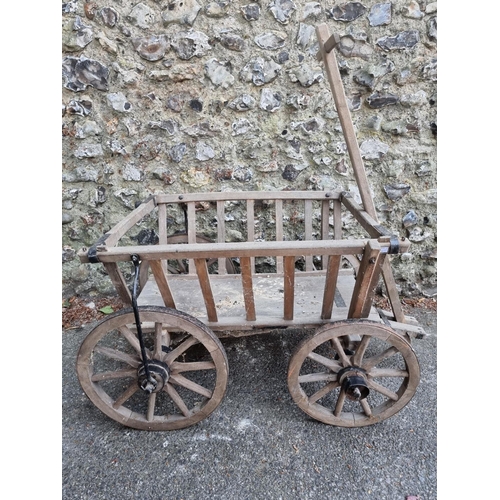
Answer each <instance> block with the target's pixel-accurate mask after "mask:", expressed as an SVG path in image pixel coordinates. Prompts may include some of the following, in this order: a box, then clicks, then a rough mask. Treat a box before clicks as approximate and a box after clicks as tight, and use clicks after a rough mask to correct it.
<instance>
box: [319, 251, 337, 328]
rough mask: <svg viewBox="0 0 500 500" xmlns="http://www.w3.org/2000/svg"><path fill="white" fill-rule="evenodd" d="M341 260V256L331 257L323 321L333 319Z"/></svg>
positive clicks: (324, 297) (327, 274)
mask: <svg viewBox="0 0 500 500" xmlns="http://www.w3.org/2000/svg"><path fill="white" fill-rule="evenodd" d="M341 260H342V257H341V256H340V255H330V257H329V259H328V267H327V271H326V279H325V289H324V292H323V306H322V308H321V319H330V318H331V317H332V309H333V300H334V298H335V289H336V288H337V278H338V275H339V268H340V262H341Z"/></svg>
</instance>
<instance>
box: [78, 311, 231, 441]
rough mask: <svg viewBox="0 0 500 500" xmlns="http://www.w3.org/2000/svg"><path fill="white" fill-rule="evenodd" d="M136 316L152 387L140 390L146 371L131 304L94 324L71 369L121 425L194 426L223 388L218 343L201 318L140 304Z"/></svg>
mask: <svg viewBox="0 0 500 500" xmlns="http://www.w3.org/2000/svg"><path fill="white" fill-rule="evenodd" d="M139 314H140V319H141V325H142V330H143V335H144V342H145V346H146V354H147V358H148V367H149V371H150V373H151V374H152V375H153V377H154V378H155V380H156V383H157V385H156V388H155V390H154V391H153V392H152V393H151V394H148V393H147V392H145V391H144V390H143V389H141V388H140V383H141V382H142V381H143V380H144V376H145V375H144V373H145V368H144V365H143V362H142V357H141V350H140V344H139V339H138V337H137V332H136V327H135V320H134V314H133V311H132V310H131V309H123V310H121V311H118V312H117V313H115V314H113V315H112V316H109V317H108V318H106V319H105V320H103V321H101V322H100V323H99V324H97V326H96V327H95V328H94V329H93V330H92V331H91V332H90V333H89V334H88V336H87V337H86V338H85V340H84V341H83V343H82V345H81V347H80V350H79V352H78V358H77V366H76V368H77V374H78V379H79V381H80V384H81V386H82V388H83V390H84V391H85V393H86V394H87V396H88V397H89V398H90V400H91V401H92V402H93V403H94V404H95V405H96V406H97V407H98V408H99V409H100V410H101V411H102V412H104V413H105V414H106V415H107V416H108V417H110V418H112V419H114V420H116V421H117V422H120V423H121V424H123V425H126V426H128V427H132V428H135V429H144V430H162V431H164V430H173V429H182V428H184V427H188V426H190V425H193V424H196V423H197V422H199V421H201V420H203V419H204V418H205V417H207V416H208V415H210V413H212V412H213V411H214V410H215V409H216V408H217V406H218V405H219V404H220V403H221V401H222V398H223V397H224V394H225V392H226V386H227V376H228V362H227V357H226V354H225V352H224V348H223V347H222V344H221V343H220V341H219V339H218V338H217V337H216V336H215V334H214V333H213V332H212V331H211V330H210V329H209V328H207V327H206V326H205V325H204V324H203V323H202V322H201V321H199V320H197V319H196V318H193V317H192V316H189V315H187V314H185V313H182V312H180V311H176V310H175V309H169V308H165V307H154V306H143V307H139Z"/></svg>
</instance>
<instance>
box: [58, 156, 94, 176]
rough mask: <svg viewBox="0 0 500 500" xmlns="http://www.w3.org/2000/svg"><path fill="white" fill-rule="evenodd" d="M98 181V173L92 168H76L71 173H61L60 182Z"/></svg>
mask: <svg viewBox="0 0 500 500" xmlns="http://www.w3.org/2000/svg"><path fill="white" fill-rule="evenodd" d="M75 156H76V155H75ZM79 158H83V157H79ZM98 179H99V172H98V171H97V170H95V169H93V168H84V167H77V168H76V169H75V170H73V171H71V172H65V173H63V176H62V180H63V181H64V182H97V181H98Z"/></svg>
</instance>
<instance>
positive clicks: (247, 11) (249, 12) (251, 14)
mask: <svg viewBox="0 0 500 500" xmlns="http://www.w3.org/2000/svg"><path fill="white" fill-rule="evenodd" d="M241 13H242V15H243V19H245V20H246V21H257V19H259V17H260V7H259V5H258V4H256V3H251V4H249V5H243V7H241Z"/></svg>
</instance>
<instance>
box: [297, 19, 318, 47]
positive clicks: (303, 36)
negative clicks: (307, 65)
mask: <svg viewBox="0 0 500 500" xmlns="http://www.w3.org/2000/svg"><path fill="white" fill-rule="evenodd" d="M314 35H315V28H314V26H312V25H310V24H304V23H300V24H299V32H298V33H297V39H296V42H297V44H298V45H300V46H301V47H302V48H303V49H305V48H307V47H310V46H311V45H313V44H314V43H315V42H316V39H315V38H314Z"/></svg>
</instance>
